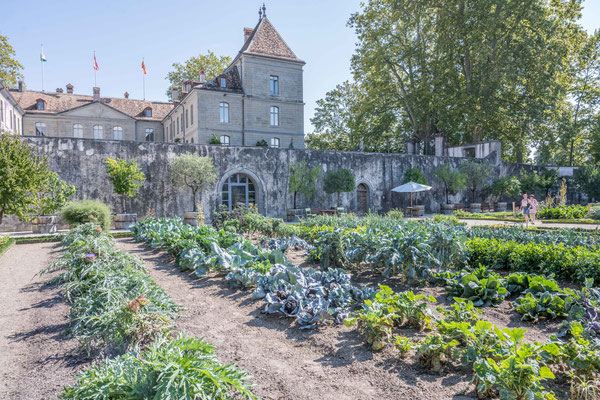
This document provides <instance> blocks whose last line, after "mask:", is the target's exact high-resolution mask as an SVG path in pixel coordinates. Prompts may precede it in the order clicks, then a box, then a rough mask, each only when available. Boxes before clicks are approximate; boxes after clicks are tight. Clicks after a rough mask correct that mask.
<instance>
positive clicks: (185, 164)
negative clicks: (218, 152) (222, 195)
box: [171, 153, 217, 211]
mask: <svg viewBox="0 0 600 400" xmlns="http://www.w3.org/2000/svg"><path fill="white" fill-rule="evenodd" d="M171 169H172V172H171V174H172V175H171V179H172V180H173V185H175V187H177V188H186V187H187V188H190V189H191V190H192V197H193V202H194V209H193V211H197V210H198V206H197V202H196V195H197V194H198V193H202V191H203V190H204V189H206V188H207V187H208V186H209V185H210V184H212V183H213V182H214V181H215V180H216V179H217V169H216V168H215V166H214V165H213V162H212V160H211V159H210V158H208V157H200V156H199V155H198V154H192V153H186V154H182V155H180V156H175V158H173V162H172V164H171Z"/></svg>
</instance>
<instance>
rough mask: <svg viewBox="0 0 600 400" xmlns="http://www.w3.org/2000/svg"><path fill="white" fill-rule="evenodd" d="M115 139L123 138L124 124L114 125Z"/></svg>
mask: <svg viewBox="0 0 600 400" xmlns="http://www.w3.org/2000/svg"><path fill="white" fill-rule="evenodd" d="M113 139H114V140H123V127H122V126H119V125H117V126H113Z"/></svg>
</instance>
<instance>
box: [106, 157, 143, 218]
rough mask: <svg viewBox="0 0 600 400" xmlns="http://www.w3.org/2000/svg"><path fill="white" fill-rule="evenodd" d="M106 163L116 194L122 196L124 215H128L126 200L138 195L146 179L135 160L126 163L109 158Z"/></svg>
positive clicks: (118, 159)
mask: <svg viewBox="0 0 600 400" xmlns="http://www.w3.org/2000/svg"><path fill="white" fill-rule="evenodd" d="M104 163H105V164H106V172H108V175H109V177H110V181H111V182H112V184H113V188H114V190H115V193H117V194H120V195H121V208H122V210H123V214H126V213H127V208H126V205H125V199H126V198H127V197H135V196H136V195H137V192H138V190H139V189H140V187H142V185H143V184H144V181H145V180H146V177H145V176H144V173H143V172H142V171H141V170H140V166H139V165H138V163H136V162H135V160H134V159H132V160H131V161H126V160H124V159H122V158H117V159H116V160H113V159H112V158H110V157H108V158H106V160H104Z"/></svg>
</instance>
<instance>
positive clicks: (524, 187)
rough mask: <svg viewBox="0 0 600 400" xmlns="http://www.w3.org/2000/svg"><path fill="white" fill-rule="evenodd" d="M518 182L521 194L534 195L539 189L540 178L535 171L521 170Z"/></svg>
mask: <svg viewBox="0 0 600 400" xmlns="http://www.w3.org/2000/svg"><path fill="white" fill-rule="evenodd" d="M519 182H521V192H522V193H534V192H536V191H538V190H540V188H541V186H540V176H539V175H538V174H537V173H536V172H535V171H530V172H527V171H525V170H521V177H520V178H519Z"/></svg>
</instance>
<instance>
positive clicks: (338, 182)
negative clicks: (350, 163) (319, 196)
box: [323, 168, 356, 207]
mask: <svg viewBox="0 0 600 400" xmlns="http://www.w3.org/2000/svg"><path fill="white" fill-rule="evenodd" d="M355 186H356V184H355V182H354V175H352V171H350V170H349V169H347V168H340V169H336V170H330V171H327V174H326V175H325V180H324V182H323V188H324V189H325V192H326V193H328V194H331V193H337V206H338V207H339V206H340V193H341V192H352V191H353V190H354V187H355Z"/></svg>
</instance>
